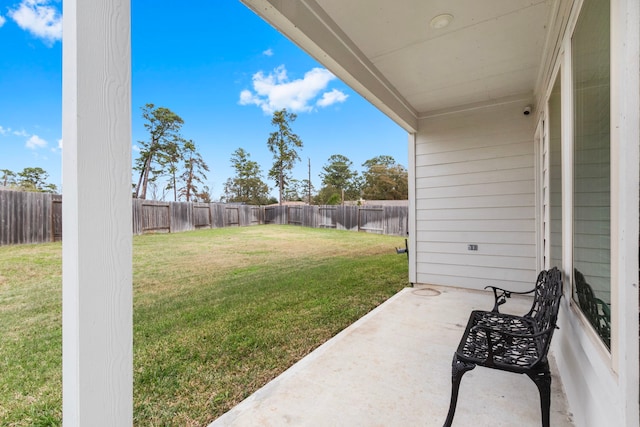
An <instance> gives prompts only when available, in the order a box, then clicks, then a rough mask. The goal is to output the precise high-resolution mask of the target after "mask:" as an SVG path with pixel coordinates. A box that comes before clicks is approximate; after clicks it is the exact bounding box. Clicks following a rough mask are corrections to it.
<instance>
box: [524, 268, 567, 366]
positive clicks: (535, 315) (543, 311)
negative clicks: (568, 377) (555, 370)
mask: <svg viewBox="0 0 640 427" xmlns="http://www.w3.org/2000/svg"><path fill="white" fill-rule="evenodd" d="M561 298H562V273H561V272H560V270H558V268H557V267H553V268H552V269H550V270H543V271H541V272H540V274H539V275H538V279H537V280H536V287H535V292H534V298H533V304H532V306H531V310H529V312H528V313H527V314H526V315H525V316H527V317H531V318H532V319H533V320H534V321H535V322H536V324H537V326H538V332H542V331H547V333H545V334H544V335H542V336H541V337H540V338H541V340H540V344H541V345H542V347H543V348H542V349H541V350H542V351H543V354H546V352H547V351H548V350H549V344H550V343H551V337H552V336H553V331H554V330H555V327H556V322H557V320H558V311H559V310H560V299H561Z"/></svg>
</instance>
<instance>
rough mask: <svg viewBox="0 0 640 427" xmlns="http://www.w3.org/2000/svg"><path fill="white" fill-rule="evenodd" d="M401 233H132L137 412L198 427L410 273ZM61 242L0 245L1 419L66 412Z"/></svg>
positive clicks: (37, 418)
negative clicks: (400, 252) (63, 404)
mask: <svg viewBox="0 0 640 427" xmlns="http://www.w3.org/2000/svg"><path fill="white" fill-rule="evenodd" d="M400 246H404V240H403V239H402V238H400V237H391V236H381V235H374V234H365V233H355V232H348V231H335V230H321V229H312V228H301V227H294V226H271V225H269V226H254V227H244V228H225V229H216V230H202V231H196V232H188V233H179V234H155V235H145V236H136V237H134V238H133V254H134V255H133V271H134V277H133V284H134V418H135V424H136V425H141V426H142V425H150V426H165V425H167V426H169V425H180V426H189V425H193V426H202V425H206V424H207V423H209V422H211V421H212V420H214V419H215V418H217V417H218V416H220V415H221V414H223V413H224V412H226V411H227V410H228V409H230V408H231V407H232V406H233V405H235V404H237V403H238V402H240V401H241V400H242V399H244V398H245V397H247V396H248V395H249V394H251V393H252V392H254V391H255V390H256V389H258V388H259V387H261V386H262V385H264V384H265V383H267V382H268V381H269V380H271V379H273V378H274V377H276V376H277V375H278V374H280V373H281V372H283V371H284V370H285V369H286V368H288V367H289V366H291V365H292V364H293V363H295V362H296V361H297V360H300V359H301V358H302V357H303V356H304V355H306V354H308V353H309V352H310V351H312V350H313V349H314V348H316V347H318V346H319V345H320V344H322V343H323V342H325V341H326V340H327V339H329V338H330V337H332V336H333V335H335V334H336V333H337V332H339V331H340V330H342V329H344V328H345V327H346V326H348V325H349V324H351V323H353V322H354V321H355V320H356V319H358V318H360V317H362V316H363V315H364V314H365V313H367V312H369V311H370V310H371V309H373V308H374V307H376V306H377V305H379V304H380V303H381V302H383V301H384V300H386V299H387V298H389V297H390V296H391V295H393V294H395V293H396V292H397V291H399V290H400V289H401V288H402V287H404V286H405V285H406V284H407V260H406V257H405V256H399V255H396V254H395V251H394V247H400ZM61 258H62V257H61V245H60V244H59V243H52V244H40V245H24V246H10V247H0V372H1V374H0V425H2V426H5V425H7V426H14V425H15V426H27V425H29V426H31V425H58V424H60V418H61V399H62V397H61V369H62V368H61V367H62V361H61V357H62V356H61V348H62V344H61Z"/></svg>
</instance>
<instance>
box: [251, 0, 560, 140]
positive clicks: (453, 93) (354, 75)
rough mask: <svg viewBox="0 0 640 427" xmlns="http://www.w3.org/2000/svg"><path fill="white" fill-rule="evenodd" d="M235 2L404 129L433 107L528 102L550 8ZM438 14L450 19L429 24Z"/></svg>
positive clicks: (504, 0)
mask: <svg viewBox="0 0 640 427" xmlns="http://www.w3.org/2000/svg"><path fill="white" fill-rule="evenodd" d="M242 1H243V2H244V3H245V4H247V5H248V6H249V7H250V8H252V9H253V10H254V11H255V12H256V13H258V14H259V15H260V16H262V17H263V18H265V19H266V20H267V21H268V22H270V23H271V24H272V25H274V26H275V27H276V28H277V29H278V30H279V31H281V32H282V33H284V34H285V35H286V36H288V37H289V38H291V39H292V40H293V41H294V42H295V43H297V44H298V45H299V46H301V47H302V48H303V49H305V50H306V51H307V52H308V53H310V54H311V55H312V56H314V57H315V58H316V59H317V60H318V61H319V62H321V63H322V64H324V65H325V66H326V67H327V68H329V69H330V70H331V71H332V72H333V73H334V74H336V75H337V76H338V77H340V78H341V79H342V80H343V81H345V82H346V83H347V84H349V85H350V86H352V87H353V88H354V89H355V90H357V91H358V92H360V93H361V94H362V95H363V96H365V97H366V98H367V99H369V100H370V101H371V102H373V103H374V104H375V105H376V106H377V107H378V108H380V109H382V110H383V111H385V112H386V113H387V114H389V115H390V116H391V117H392V118H393V119H395V120H396V121H398V123H400V124H401V125H402V126H404V127H405V128H407V130H412V129H415V127H416V125H417V119H418V118H419V117H422V116H426V115H429V114H433V113H436V112H440V111H447V110H451V109H458V108H461V107H465V106H468V105H478V104H480V105H482V104H491V103H496V102H500V101H501V100H504V99H519V98H521V99H523V100H527V99H528V100H532V99H533V93H534V91H535V89H536V82H537V81H538V79H539V74H540V73H541V68H542V67H541V64H542V58H543V53H544V51H545V45H546V43H547V38H548V37H547V33H548V31H547V27H548V22H550V18H551V16H552V14H553V13H554V7H553V5H554V4H555V2H553V1H552V0H483V1H481V2H479V1H477V0H457V1H455V2H452V1H450V0H430V1H425V0H395V1H388V0H350V1H344V0H300V1H295V2H291V1H288V0H242ZM445 13H446V14H451V15H453V20H452V22H451V23H450V24H449V25H448V26H447V27H445V28H441V29H434V28H432V27H431V26H430V21H431V20H432V19H433V18H434V17H435V16H437V15H440V14H445ZM542 71H543V70H542Z"/></svg>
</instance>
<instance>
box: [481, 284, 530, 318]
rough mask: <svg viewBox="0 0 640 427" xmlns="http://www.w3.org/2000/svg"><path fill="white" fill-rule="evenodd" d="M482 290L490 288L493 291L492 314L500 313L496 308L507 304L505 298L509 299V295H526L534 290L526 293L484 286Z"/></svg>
mask: <svg viewBox="0 0 640 427" xmlns="http://www.w3.org/2000/svg"><path fill="white" fill-rule="evenodd" d="M484 288H485V289H488V288H491V289H492V290H493V298H494V301H495V303H494V304H493V308H492V309H491V311H493V312H494V313H499V312H500V310H499V309H498V307H500V306H501V305H502V304H504V303H505V302H507V298H511V295H527V294H530V293H532V292H534V291H535V290H536V289H535V288H533V289H531V290H530V291H526V292H515V291H509V290H507V289H502V288H498V287H497V286H485V287H484Z"/></svg>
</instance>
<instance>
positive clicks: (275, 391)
mask: <svg viewBox="0 0 640 427" xmlns="http://www.w3.org/2000/svg"><path fill="white" fill-rule="evenodd" d="M530 301H531V300H529V299H527V298H517V297H514V298H512V299H511V300H509V301H508V302H507V304H505V305H503V306H502V307H501V310H502V311H504V312H509V313H514V314H524V313H525V312H526V311H528V309H529V307H530V304H531V303H530ZM492 306H493V296H492V294H490V293H488V292H480V291H469V290H463V289H455V288H442V287H436V286H429V287H416V288H406V289H404V290H402V291H401V292H399V293H398V294H396V295H395V296H394V297H392V298H391V299H389V300H388V301H387V302H385V303H384V304H382V305H381V306H379V307H378V308H377V309H375V310H374V311H372V312H371V313H369V314H368V315H366V316H365V317H363V318H362V319H360V320H358V321H357V322H356V323H354V324H353V325H351V326H350V327H348V328H347V329H345V330H344V331H342V332H341V333H340V334H338V335H337V336H336V337H334V338H333V339H331V340H330V341H328V342H327V343H325V344H324V345H322V346H321V347H319V348H318V349H317V350H315V351H314V352H312V353H311V354H310V355H308V356H307V357H305V358H304V359H302V360H301V361H300V362H298V363H297V364H295V365H294V366H292V367H291V368H290V369H289V370H287V371H286V372H284V373H283V374H282V375H280V376H279V377H278V378H276V379H275V380H273V381H271V382H270V383H269V384H267V385H266V386H264V387H263V388H262V389H260V390H258V391H257V392H256V393H254V394H253V395H251V396H250V397H249V398H247V399H246V400H245V401H243V402H242V403H240V404H239V405H238V406H236V407H235V408H233V409H232V410H231V411H229V412H227V413H226V414H225V415H223V416H222V417H220V418H218V419H217V420H216V421H214V422H213V423H212V424H211V425H210V427H219V426H283V425H291V426H326V425H331V426H441V425H442V423H443V422H444V419H445V418H446V414H447V410H448V407H449V396H450V391H451V358H452V356H453V352H454V350H455V348H456V347H457V344H458V341H459V340H460V337H461V336H462V332H463V330H464V325H465V324H466V322H467V319H468V316H469V313H470V311H471V310H473V309H484V310H489V309H491V307H492ZM560 316H563V312H562V311H561V312H560ZM552 347H553V346H552ZM551 368H552V376H553V380H552V390H551V392H552V396H551V425H553V426H562V427H565V426H566V427H568V426H572V425H573V424H572V422H571V414H570V412H569V410H568V407H567V402H566V398H565V396H564V393H563V391H562V385H561V382H560V379H559V376H558V372H557V368H556V366H555V363H554V361H553V352H551ZM539 402H540V401H539V397H538V391H537V389H536V386H535V385H534V383H533V382H532V381H531V380H530V379H529V378H528V377H527V376H525V375H516V374H511V373H505V372H501V371H497V370H493V369H486V368H481V367H478V368H476V369H475V370H473V371H471V372H468V373H467V374H466V375H465V376H464V378H463V380H462V385H461V387H460V397H459V400H458V408H457V411H456V417H455V419H454V426H455V425H457V426H472V425H473V426H489V425H491V426H513V425H518V426H521V427H523V426H539V425H540V423H541V420H540V406H539V405H540V403H539Z"/></svg>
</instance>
